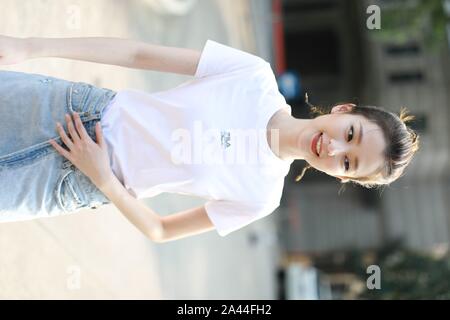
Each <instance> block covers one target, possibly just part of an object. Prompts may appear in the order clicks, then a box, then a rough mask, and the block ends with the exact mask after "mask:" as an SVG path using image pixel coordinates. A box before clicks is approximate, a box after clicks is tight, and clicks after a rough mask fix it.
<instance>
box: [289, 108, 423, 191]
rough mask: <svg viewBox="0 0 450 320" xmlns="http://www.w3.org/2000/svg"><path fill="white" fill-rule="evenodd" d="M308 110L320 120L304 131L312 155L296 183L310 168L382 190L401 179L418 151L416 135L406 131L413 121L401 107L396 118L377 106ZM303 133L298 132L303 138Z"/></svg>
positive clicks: (313, 121)
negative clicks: (379, 187)
mask: <svg viewBox="0 0 450 320" xmlns="http://www.w3.org/2000/svg"><path fill="white" fill-rule="evenodd" d="M310 107H311V109H312V111H313V113H316V114H320V116H318V117H316V118H315V119H313V120H312V121H311V126H310V127H309V129H308V130H311V131H312V132H313V138H312V139H311V140H309V141H310V146H311V150H312V152H311V153H310V155H306V156H305V157H304V159H305V160H306V161H307V162H308V166H306V167H305V169H304V170H303V172H302V174H301V175H299V176H298V177H297V179H296V180H297V181H299V180H300V179H301V178H302V177H303V175H304V173H305V171H306V170H307V169H309V168H311V167H314V168H316V169H318V170H320V171H323V172H325V173H327V174H329V175H331V176H334V177H337V178H339V179H340V180H341V181H342V182H354V183H357V184H359V185H362V186H364V187H367V188H370V187H374V186H379V185H386V184H389V183H391V182H393V181H395V180H396V179H398V178H399V177H400V176H401V175H402V174H403V172H404V170H405V168H406V167H407V166H408V164H409V163H410V162H411V160H412V158H413V156H414V154H415V153H416V152H417V150H418V149H419V136H418V135H417V134H416V132H414V131H413V130H412V129H411V128H409V127H407V126H406V123H407V122H409V121H411V120H413V119H414V117H413V116H411V115H408V114H407V111H406V109H405V108H403V109H402V110H401V111H400V115H396V114H394V113H392V112H389V111H386V110H384V109H383V108H380V107H375V106H357V105H354V104H339V105H336V106H334V107H332V108H331V111H330V112H329V114H327V112H326V111H324V110H323V109H321V108H318V107H314V106H312V105H310ZM314 132H316V133H315V134H314ZM309 133H310V131H307V132H306V133H304V134H305V135H306V139H308V134H309ZM299 139H302V138H299ZM300 143H301V142H300ZM311 155H312V156H311Z"/></svg>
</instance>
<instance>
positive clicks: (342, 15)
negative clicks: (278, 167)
mask: <svg viewBox="0 0 450 320" xmlns="http://www.w3.org/2000/svg"><path fill="white" fill-rule="evenodd" d="M393 3H394V5H395V1H357V0H352V1H350V0H284V1H282V20H283V26H284V27H283V33H284V34H283V37H284V48H283V49H284V59H285V65H283V67H284V68H285V69H286V70H294V71H297V72H298V73H299V74H300V76H301V83H302V88H303V90H304V91H306V92H308V95H309V97H310V101H311V102H312V103H313V104H319V105H330V104H333V103H336V102H346V101H350V102H358V103H360V104H366V105H380V106H384V107H385V108H386V109H388V110H391V111H394V112H399V110H400V107H402V106H406V107H407V108H408V109H409V110H410V111H411V112H412V113H413V114H414V115H416V117H417V121H415V122H414V123H413V124H412V125H413V127H414V129H416V130H417V131H418V132H419V134H420V138H421V149H420V150H419V152H418V154H417V155H416V157H415V159H414V160H413V162H412V163H411V164H410V166H409V168H408V169H407V170H406V172H405V176H404V177H402V178H400V179H399V180H398V181H397V182H395V183H393V184H391V186H389V187H387V188H385V189H384V191H383V192H382V193H381V192H380V191H377V190H368V189H364V188H361V187H357V186H352V185H349V186H347V187H346V188H345V191H344V192H342V193H341V194H338V190H339V189H340V187H341V185H340V184H339V183H338V182H337V181H336V180H334V179H332V178H330V177H328V176H325V175H324V174H320V173H317V172H314V171H313V172H307V173H306V176H305V178H304V179H303V180H302V182H300V183H295V182H294V179H295V176H297V175H298V174H299V172H300V171H301V169H302V167H303V165H304V163H302V162H298V163H297V162H295V163H294V165H293V167H292V168H291V173H290V175H289V176H288V177H287V181H286V187H285V195H284V197H283V203H282V209H281V210H282V211H283V214H280V215H279V217H280V220H281V221H280V236H281V238H282V240H283V243H284V245H285V248H286V250H287V252H288V253H289V254H290V255H292V256H295V255H296V254H307V255H309V256H311V257H312V256H314V255H320V254H326V253H330V252H337V251H346V250H349V249H354V248H360V249H376V248H379V247H381V246H383V245H384V244H386V243H387V242H389V241H390V240H393V239H399V238H400V239H403V240H404V242H405V244H406V246H408V247H410V248H416V249H424V250H427V249H430V248H432V247H433V246H434V245H437V244H441V243H448V242H449V240H450V232H449V226H450V224H449V214H450V213H449V211H450V210H449V207H450V206H449V204H450V203H449V197H448V194H450V193H449V191H450V183H449V181H450V180H449V173H450V170H449V146H450V145H449V136H450V128H449V110H448V105H449V89H450V88H449V87H450V81H449V64H450V60H449V57H450V55H449V45H448V43H447V44H446V45H443V46H442V47H441V49H439V50H438V51H432V50H428V47H427V45H426V43H425V42H424V41H423V40H421V38H420V37H411V38H410V39H408V41H406V42H405V41H402V42H398V41H394V40H380V39H377V38H375V37H373V34H372V33H374V32H377V30H369V29H368V28H367V27H366V20H367V18H368V17H369V14H368V13H366V9H367V7H368V6H369V5H370V4H378V5H379V6H380V7H381V9H382V12H381V27H382V28H383V10H384V9H385V8H387V7H388V6H392V5H393ZM275 54H276V53H275ZM278 71H279V73H281V72H282V71H285V70H278ZM288 103H289V104H290V105H291V106H292V109H293V115H294V116H296V117H307V116H308V113H307V109H306V107H305V105H304V101H303V99H297V100H293V101H288ZM284 213H285V214H284Z"/></svg>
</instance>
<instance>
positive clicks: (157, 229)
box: [100, 175, 214, 243]
mask: <svg viewBox="0 0 450 320" xmlns="http://www.w3.org/2000/svg"><path fill="white" fill-rule="evenodd" d="M100 190H101V191H102V192H103V193H104V194H105V196H106V197H107V198H108V199H110V200H111V202H113V203H114V204H115V205H116V207H117V208H118V209H119V210H120V212H121V213H122V214H123V215H124V216H125V217H126V218H127V219H128V220H129V221H130V222H131V223H132V224H134V225H135V226H136V227H137V228H138V229H139V230H140V231H141V232H142V233H144V234H145V235H146V236H147V237H148V238H150V239H151V240H153V241H155V242H159V243H161V242H167V241H171V240H176V239H181V238H185V237H188V236H192V235H196V234H200V233H203V232H206V231H210V230H213V229H214V226H213V224H212V222H211V221H210V220H209V218H208V215H207V214H206V211H205V208H204V206H201V207H197V208H193V209H189V210H185V211H181V212H178V213H176V214H172V215H170V216H165V217H160V216H159V215H157V214H156V213H155V212H154V211H153V210H152V209H150V208H149V207H148V206H146V205H145V204H143V203H142V202H141V201H139V200H138V199H136V198H134V197H133V196H132V195H130V194H129V193H128V191H127V190H126V189H125V188H124V187H123V185H122V184H121V183H120V181H119V180H118V179H117V177H116V176H114V175H113V176H112V177H111V180H110V182H109V183H107V184H105V186H104V187H100Z"/></svg>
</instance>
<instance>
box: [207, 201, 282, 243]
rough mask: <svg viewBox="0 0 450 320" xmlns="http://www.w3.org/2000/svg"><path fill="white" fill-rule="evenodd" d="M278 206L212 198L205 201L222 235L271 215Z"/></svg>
mask: <svg viewBox="0 0 450 320" xmlns="http://www.w3.org/2000/svg"><path fill="white" fill-rule="evenodd" d="M276 207H277V206H275V207H274V206H272V207H270V206H267V205H263V204H260V203H254V204H246V203H243V202H237V201H228V200H211V201H208V202H206V203H205V210H206V213H207V214H208V217H209V218H210V220H211V221H212V223H213V224H214V226H215V227H216V230H217V232H218V233H219V235H220V236H222V237H224V236H226V235H227V234H229V233H230V232H233V231H236V230H238V229H240V228H242V227H245V226H247V225H248V224H250V223H252V222H254V221H256V220H258V219H261V218H263V217H265V216H267V215H269V214H270V213H272V212H273V211H274V210H275V209H276Z"/></svg>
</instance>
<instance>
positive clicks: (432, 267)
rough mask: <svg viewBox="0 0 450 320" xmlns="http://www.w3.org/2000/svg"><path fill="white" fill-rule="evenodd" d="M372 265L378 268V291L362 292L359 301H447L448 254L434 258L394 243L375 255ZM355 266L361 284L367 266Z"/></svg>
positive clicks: (449, 284)
mask: <svg viewBox="0 0 450 320" xmlns="http://www.w3.org/2000/svg"><path fill="white" fill-rule="evenodd" d="M356 256H360V255H359V254H356ZM360 257H361V256H360ZM357 260H358V259H357ZM374 264H377V265H378V266H379V267H380V269H381V289H379V290H368V289H366V290H363V291H362V292H361V293H360V296H359V297H358V298H360V299H450V255H449V254H448V253H446V254H443V255H441V256H434V255H432V254H430V253H424V252H418V251H413V250H409V249H405V248H403V247H402V246H401V244H400V243H395V244H392V245H390V246H389V247H386V248H384V249H383V250H381V251H379V252H377V258H376V261H375V262H374ZM355 265H357V264H354V266H355ZM359 265H360V266H361V268H360V269H359V271H357V274H358V276H359V277H360V279H361V281H364V282H365V281H366V280H365V279H367V277H368V275H367V274H366V271H365V270H366V268H367V266H364V265H363V263H362V260H361V259H359ZM355 271H356V270H355Z"/></svg>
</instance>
